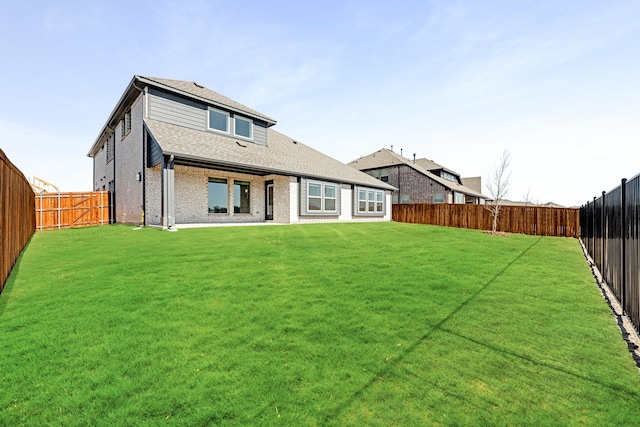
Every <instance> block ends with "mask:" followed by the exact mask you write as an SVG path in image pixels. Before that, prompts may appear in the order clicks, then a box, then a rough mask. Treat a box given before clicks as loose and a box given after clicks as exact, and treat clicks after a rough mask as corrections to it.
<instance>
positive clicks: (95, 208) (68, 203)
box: [35, 191, 109, 230]
mask: <svg viewBox="0 0 640 427" xmlns="http://www.w3.org/2000/svg"><path fill="white" fill-rule="evenodd" d="M35 216H36V229H38V230H54V229H56V230H57V229H60V228H74V227H87V226H92V225H103V224H109V192H108V191H93V192H81V193H41V194H36V197H35Z"/></svg>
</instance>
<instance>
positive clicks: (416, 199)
mask: <svg viewBox="0 0 640 427" xmlns="http://www.w3.org/2000/svg"><path fill="white" fill-rule="evenodd" d="M388 183H389V184H391V185H393V186H394V187H396V188H398V189H399V190H396V191H394V194H397V195H398V202H400V201H401V200H402V198H401V195H402V194H409V203H433V195H434V194H435V193H438V192H441V193H444V192H445V191H446V188H445V187H444V186H443V185H442V184H440V183H439V182H437V181H434V180H433V179H431V178H429V177H427V176H424V175H423V174H421V173H420V172H418V171H416V170H415V169H413V168H411V167H409V166H407V165H399V166H390V167H389V182H388ZM445 200H446V198H445Z"/></svg>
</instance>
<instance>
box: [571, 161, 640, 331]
mask: <svg viewBox="0 0 640 427" xmlns="http://www.w3.org/2000/svg"><path fill="white" fill-rule="evenodd" d="M580 217H581V218H580V221H581V224H582V229H581V233H580V238H581V239H582V243H583V245H584V246H585V248H586V249H587V252H588V253H589V255H590V256H591V258H592V259H593V262H594V263H595V265H596V266H597V267H598V270H599V271H600V274H601V275H602V279H603V280H604V281H605V282H606V283H607V286H609V288H610V289H611V291H612V292H613V294H614V295H615V297H616V299H617V300H618V303H619V304H620V306H621V307H622V311H623V313H624V314H625V315H627V316H628V317H629V319H630V320H631V323H632V324H633V326H634V328H635V329H636V332H639V331H640V236H639V235H640V174H639V175H636V176H635V177H633V178H632V179H630V180H629V181H627V180H626V179H623V180H622V182H621V183H620V185H619V186H618V187H616V188H614V189H613V190H611V191H609V192H608V193H607V192H605V191H603V192H602V195H601V196H600V197H598V198H596V197H594V198H593V201H591V202H588V203H586V204H585V205H583V206H582V207H581V208H580Z"/></svg>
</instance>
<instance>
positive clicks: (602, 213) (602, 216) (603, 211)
mask: <svg viewBox="0 0 640 427" xmlns="http://www.w3.org/2000/svg"><path fill="white" fill-rule="evenodd" d="M606 194H607V193H606V191H603V192H602V203H601V206H600V209H601V211H600V235H601V236H602V242H601V248H600V272H601V273H602V274H603V278H604V274H605V272H604V269H605V265H604V258H605V257H604V251H605V246H606V241H607V236H606V231H605V225H606V223H607V221H606V219H605V216H606V207H605V200H604V199H605V195H606Z"/></svg>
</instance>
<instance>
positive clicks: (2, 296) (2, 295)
mask: <svg viewBox="0 0 640 427" xmlns="http://www.w3.org/2000/svg"><path fill="white" fill-rule="evenodd" d="M32 239H33V236H31V239H29V241H28V242H27V244H26V245H24V248H22V251H21V252H20V255H19V256H18V258H17V259H16V262H15V264H13V267H12V268H11V272H10V273H9V277H7V281H6V282H5V283H4V287H3V288H2V290H0V317H2V315H3V314H4V310H5V308H6V307H7V302H8V301H9V297H10V295H11V289H12V288H13V286H14V284H15V281H16V277H18V271H20V264H21V263H22V257H23V255H24V254H25V252H26V251H27V249H28V248H29V245H31V240H32Z"/></svg>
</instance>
